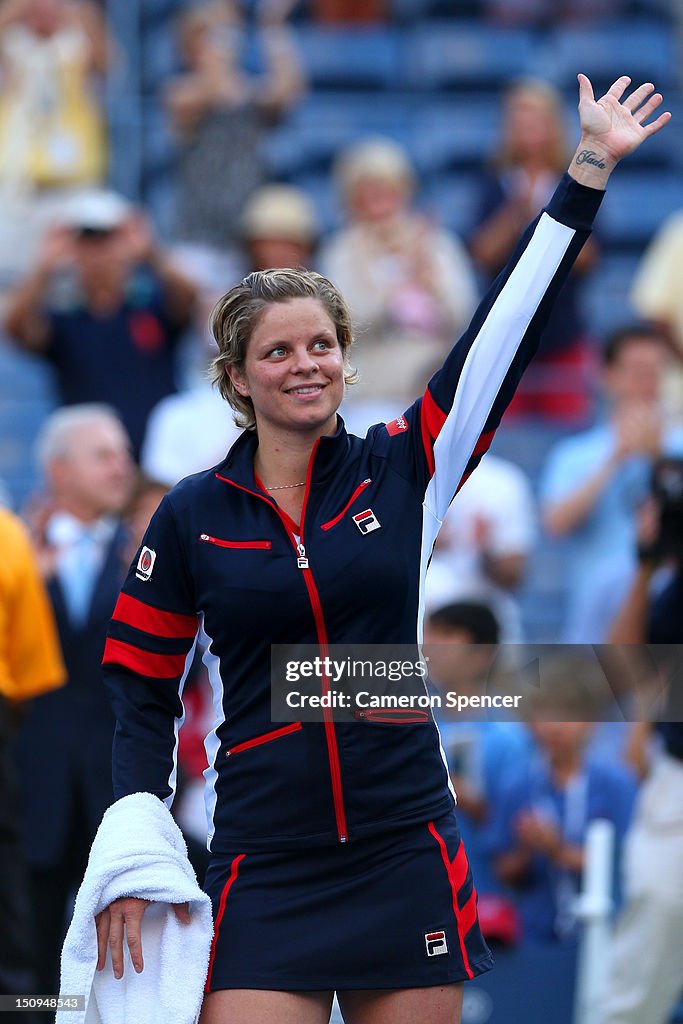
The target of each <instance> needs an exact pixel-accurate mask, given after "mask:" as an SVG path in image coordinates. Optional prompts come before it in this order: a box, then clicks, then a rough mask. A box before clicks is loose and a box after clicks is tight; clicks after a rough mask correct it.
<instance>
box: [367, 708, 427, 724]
mask: <svg viewBox="0 0 683 1024" xmlns="http://www.w3.org/2000/svg"><path fill="white" fill-rule="evenodd" d="M353 714H354V717H355V718H362V719H363V720H364V721H366V722H386V723H387V724H388V725H395V724H396V723H398V722H401V723H403V724H405V725H412V724H415V723H417V722H428V721H429V720H430V715H429V713H428V712H427V711H413V710H405V711H402V710H401V709H400V708H397V709H396V710H395V711H387V710H386V709H379V708H378V709H375V710H373V709H370V710H368V711H354V713H353Z"/></svg>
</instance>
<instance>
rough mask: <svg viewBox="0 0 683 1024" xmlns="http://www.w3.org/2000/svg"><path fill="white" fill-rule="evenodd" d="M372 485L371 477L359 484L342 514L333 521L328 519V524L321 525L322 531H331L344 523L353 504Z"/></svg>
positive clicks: (339, 513)
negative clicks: (343, 520) (338, 524)
mask: <svg viewBox="0 0 683 1024" xmlns="http://www.w3.org/2000/svg"><path fill="white" fill-rule="evenodd" d="M371 483H372V480H371V479H370V477H368V478H367V480H363V482H362V483H360V484H358V487H356V489H355V491H354V492H353V494H352V495H351V497H350V498H349V500H348V501H347V502H346V504H345V505H344V507H343V509H342V510H341V512H338V513H337V515H336V516H334V518H333V519H328V521H327V522H326V523H321V525H320V529H321V530H331V529H332V527H333V526H336V525H337V523H340V522H341V521H342V519H343V518H344V516H345V515H346V513H347V512H348V511H349V509H350V508H351V506H352V505H353V503H354V501H355V500H356V498H358V497H359V496H360V495H361V494H362V493H363V491H364V490H365V488H366V487H369V486H370V484H371Z"/></svg>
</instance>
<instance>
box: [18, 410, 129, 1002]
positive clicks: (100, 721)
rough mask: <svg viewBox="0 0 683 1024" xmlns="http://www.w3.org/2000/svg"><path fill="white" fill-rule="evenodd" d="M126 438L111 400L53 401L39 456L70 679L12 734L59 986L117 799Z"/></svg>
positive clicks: (36, 899) (50, 985) (49, 964)
mask: <svg viewBox="0 0 683 1024" xmlns="http://www.w3.org/2000/svg"><path fill="white" fill-rule="evenodd" d="M129 449H130V442H129V440H128V437H127V435H126V432H125V430H124V428H123V426H122V424H121V422H120V420H119V419H118V418H117V416H116V415H115V413H114V412H113V411H112V410H110V409H109V408H108V407H106V406H100V405H80V406H71V407H67V408H62V409H59V410H58V411H57V412H55V413H53V415H52V416H51V417H49V419H48V420H47V422H46V424H45V427H44V429H43V432H42V435H41V437H40V439H39V456H40V461H41V463H42V467H43V470H44V474H45V480H46V484H47V488H48V496H47V511H46V513H45V515H44V516H43V523H42V531H41V532H42V536H40V537H39V538H38V542H39V544H40V554H41V558H42V562H43V568H44V571H45V575H46V580H47V586H48V592H49V595H50V599H51V601H52V606H53V609H54V613H55V619H56V622H57V628H58V631H59V637H60V641H61V645H62V651H63V654H64V661H65V664H66V670H67V685H66V686H65V687H64V688H63V689H62V690H60V691H58V692H55V693H49V694H46V695H45V696H42V697H39V698H38V699H36V700H35V701H34V703H33V705H32V707H31V710H30V712H29V714H28V715H27V717H26V720H25V722H24V723H23V727H22V730H21V735H20V738H19V770H20V780H21V784H22V787H23V809H24V822H23V825H24V837H25V838H24V841H25V846H26V854H27V858H28V862H29V868H30V883H31V884H30V888H31V899H32V904H33V911H34V928H35V936H34V952H35V969H36V975H37V982H38V991H40V992H43V993H54V992H57V991H58V983H59V956H60V950H61V945H62V939H63V936H64V932H65V927H66V919H67V916H68V914H69V910H70V899H71V897H72V895H73V893H74V891H75V890H76V889H77V887H78V885H79V883H80V881H81V878H82V877H83V873H84V871H85V866H86V863H87V857H88V853H89V850H90V846H91V843H92V840H93V837H94V834H95V831H96V829H97V826H98V825H99V823H100V820H101V818H102V815H103V813H104V811H105V810H106V808H107V807H108V806H109V804H110V803H111V802H112V801H113V793H112V785H111V743H112V736H113V729H114V720H113V716H112V713H111V710H110V708H109V703H108V701H107V698H106V695H105V692H104V688H103V685H102V683H101V676H100V662H101V659H102V652H103V649H104V638H105V633H106V629H107V626H108V623H109V619H110V617H111V614H112V611H113V608H114V605H115V603H116V599H117V596H118V592H119V589H120V587H121V584H122V582H123V578H124V575H125V571H126V568H127V565H126V562H125V557H124V551H125V549H126V540H127V538H126V532H125V530H124V527H123V526H122V524H121V521H120V519H119V516H120V514H121V512H122V510H123V508H124V506H125V504H126V502H127V500H128V497H129V494H130V489H131V485H132V479H133V464H132V461H131V457H130V454H129Z"/></svg>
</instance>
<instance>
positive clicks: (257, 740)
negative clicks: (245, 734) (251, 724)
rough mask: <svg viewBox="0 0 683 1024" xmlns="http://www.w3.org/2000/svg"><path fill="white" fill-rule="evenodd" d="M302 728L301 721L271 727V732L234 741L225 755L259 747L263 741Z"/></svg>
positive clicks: (275, 738)
mask: <svg viewBox="0 0 683 1024" xmlns="http://www.w3.org/2000/svg"><path fill="white" fill-rule="evenodd" d="M301 729H303V725H302V724H301V722H292V723H291V724H290V725H283V726H281V727H280V728H279V729H273V730H271V732H264V733H262V734H261V735H260V736H254V738H253V739H251V740H244V742H243V743H236V744H235V746H234V747H230V749H229V750H226V752H225V756H226V757H232V755H233V754H241V753H242V751H243V750H249V749H250V748H251V747H260V746H262V745H263V744H264V743H272V742H273V740H279V739H280V737H281V736H289V734H290V733H293V732H299V731H300V730H301Z"/></svg>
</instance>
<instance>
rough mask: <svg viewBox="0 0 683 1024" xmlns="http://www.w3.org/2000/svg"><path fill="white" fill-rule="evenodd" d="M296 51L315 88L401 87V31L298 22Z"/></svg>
mask: <svg viewBox="0 0 683 1024" xmlns="http://www.w3.org/2000/svg"><path fill="white" fill-rule="evenodd" d="M296 36H297V43H298V47H299V54H300V56H301V59H302V61H303V65H304V68H305V70H306V73H307V74H308V77H309V80H310V82H311V85H312V86H313V87H314V88H323V89H391V88H396V87H399V88H400V87H401V78H402V73H403V72H402V64H401V47H400V33H399V32H398V30H396V29H391V28H375V27H372V28H365V27H363V28H360V27H358V28H346V27H344V28H341V27H324V26H321V25H310V24H309V25H303V24H302V25H299V26H297V28H296Z"/></svg>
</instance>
